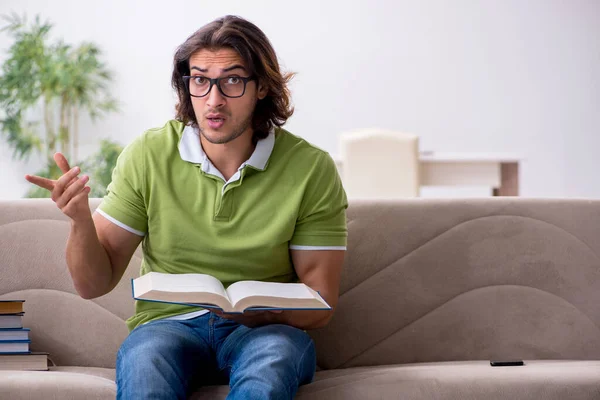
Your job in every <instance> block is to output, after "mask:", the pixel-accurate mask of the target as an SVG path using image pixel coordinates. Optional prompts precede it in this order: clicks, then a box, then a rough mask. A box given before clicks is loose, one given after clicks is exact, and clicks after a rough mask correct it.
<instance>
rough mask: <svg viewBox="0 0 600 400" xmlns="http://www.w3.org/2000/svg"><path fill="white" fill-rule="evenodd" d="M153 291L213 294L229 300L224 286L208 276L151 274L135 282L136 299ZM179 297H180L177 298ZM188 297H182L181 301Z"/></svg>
mask: <svg viewBox="0 0 600 400" xmlns="http://www.w3.org/2000/svg"><path fill="white" fill-rule="evenodd" d="M151 291H155V292H166V293H181V294H183V293H213V294H216V295H219V296H222V297H225V298H227V297H228V296H227V292H226V291H225V288H224V287H223V284H222V283H221V282H220V281H219V280H218V279H217V278H215V277H213V276H210V275H206V274H164V273H161V272H149V273H147V274H145V275H143V276H140V277H139V278H136V279H135V280H134V292H133V294H134V297H139V298H142V297H144V294H146V293H149V292H151ZM175 297H178V296H175ZM187 297H188V296H181V299H182V300H183V299H184V298H187Z"/></svg>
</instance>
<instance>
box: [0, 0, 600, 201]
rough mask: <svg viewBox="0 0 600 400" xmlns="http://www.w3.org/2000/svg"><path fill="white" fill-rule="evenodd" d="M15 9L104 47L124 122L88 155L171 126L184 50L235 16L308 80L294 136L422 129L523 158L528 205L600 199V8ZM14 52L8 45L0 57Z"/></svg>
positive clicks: (116, 122)
mask: <svg viewBox="0 0 600 400" xmlns="http://www.w3.org/2000/svg"><path fill="white" fill-rule="evenodd" d="M292 4H293V5H292ZM9 11H16V12H18V13H23V12H27V14H28V15H29V16H31V17H32V16H33V15H34V14H36V13H39V14H41V15H42V17H44V18H48V19H50V20H51V21H52V22H54V24H55V29H54V33H55V35H57V36H62V37H64V38H65V40H67V41H68V42H71V43H78V42H80V41H84V40H88V41H89V40H91V41H94V42H96V43H97V44H99V45H100V46H101V48H102V49H103V50H104V52H105V60H106V61H107V63H108V65H109V66H110V67H111V68H112V69H113V70H114V71H115V73H116V83H115V85H114V95H115V96H116V97H117V98H118V99H119V100H120V101H121V103H122V112H121V113H120V114H114V115H112V116H110V117H109V118H107V119H104V120H101V121H99V122H97V123H96V124H92V123H91V122H90V121H89V120H87V119H83V120H82V122H81V131H82V132H83V133H84V134H85V135H87V136H86V138H85V139H84V145H86V147H84V148H83V151H82V152H83V153H84V154H85V153H88V152H91V151H92V150H93V144H94V143H95V142H96V140H97V138H99V137H111V138H114V139H117V140H119V141H121V142H122V143H127V142H129V141H130V140H131V139H132V138H133V137H135V136H136V135H139V134H140V133H141V132H143V131H144V130H145V129H147V128H150V127H155V126H159V125H162V124H163V123H164V122H165V121H166V120H167V119H169V118H171V117H172V115H173V106H174V103H175V98H174V96H173V93H172V91H171V88H170V73H171V65H172V64H171V63H172V56H173V52H174V50H175V48H176V46H177V45H178V44H180V43H181V42H183V41H184V40H185V38H187V36H188V35H189V34H191V33H192V32H193V31H194V30H196V29H197V28H199V27H200V26H201V25H203V24H205V23H207V22H209V21H211V20H213V19H214V18H217V17H219V16H221V15H224V14H229V13H231V14H237V15H241V16H243V17H245V18H248V19H250V20H251V21H253V22H255V23H256V24H257V25H258V26H259V27H261V29H263V30H264V31H265V33H266V34H267V36H269V38H270V39H271V41H272V43H273V45H274V47H275V49H276V51H277V52H278V55H279V57H280V59H281V62H282V64H283V66H284V67H285V68H286V69H289V70H293V71H296V72H298V73H299V74H298V76H297V77H296V79H295V81H294V83H293V85H292V93H293V96H294V97H293V100H294V103H295V105H296V113H295V115H294V116H293V117H292V118H291V119H290V121H289V122H288V125H287V127H288V129H290V130H291V131H292V132H294V133H296V134H298V135H300V136H303V137H305V138H306V139H308V140H309V141H312V142H313V143H315V144H317V145H319V146H321V147H323V148H325V149H326V150H328V151H330V152H331V153H337V152H338V148H337V134H338V133H340V132H342V131H344V130H347V129H354V128H362V127H370V126H380V127H385V128H392V129H398V130H404V131H410V132H414V133H417V134H418V135H420V137H421V148H422V149H426V150H436V151H457V152H464V151H469V152H470V151H472V152H504V153H506V152H508V153H518V154H521V155H522V156H524V157H525V158H526V160H525V161H524V163H523V165H522V173H521V179H522V195H524V196H529V197H596V198H598V197H600V184H599V183H600V179H599V178H598V173H599V172H600V157H598V156H597V153H598V151H599V149H600V1H597V0H571V1H563V0H528V1H522V0H504V1H487V0H480V1H475V0H472V1H468V0H455V1H445V0H444V1H442V0H440V1H433V0H430V1H418V2H417V1H410V0H404V1H372V0H371V1H367V0H362V1H360V2H357V3H356V4H354V5H352V4H350V3H349V2H348V1H347V0H346V1H344V0H335V1H327V2H325V1H306V0H305V1H302V2H286V1H281V0H272V1H267V0H264V1H244V0H240V1H221V2H207V1H171V2H164V1H156V2H149V1H123V0H105V1H101V2H100V1H98V2H81V1H66V0H52V1H47V0H43V1H42V0H2V2H1V3H0V13H7V12H9ZM8 45H9V42H8V38H7V37H6V36H5V35H1V36H0V50H1V51H2V53H1V54H0V61H2V60H3V59H4V58H5V55H4V50H5V49H6V48H8ZM1 146H2V148H1V149H0V177H1V178H2V182H3V185H1V186H0V198H11V197H13V198H14V197H20V196H21V195H22V194H23V193H24V192H25V190H26V188H27V183H26V182H24V180H23V178H22V176H23V175H24V174H25V173H30V172H33V171H34V170H35V168H36V164H35V162H31V163H29V164H25V163H17V162H15V161H12V160H11V159H10V152H9V151H8V150H7V149H6V146H7V145H6V144H5V143H2V144H1Z"/></svg>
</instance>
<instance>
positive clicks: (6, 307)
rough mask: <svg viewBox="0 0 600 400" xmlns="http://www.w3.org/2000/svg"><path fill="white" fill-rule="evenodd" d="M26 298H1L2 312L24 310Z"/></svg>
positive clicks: (14, 312) (0, 306)
mask: <svg viewBox="0 0 600 400" xmlns="http://www.w3.org/2000/svg"><path fill="white" fill-rule="evenodd" d="M24 302H25V300H0V314H18V313H22V312H23V303H24Z"/></svg>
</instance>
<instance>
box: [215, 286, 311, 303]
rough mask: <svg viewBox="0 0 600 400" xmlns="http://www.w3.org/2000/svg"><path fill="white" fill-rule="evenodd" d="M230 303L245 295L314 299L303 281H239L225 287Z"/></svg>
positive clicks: (236, 301)
mask: <svg viewBox="0 0 600 400" xmlns="http://www.w3.org/2000/svg"><path fill="white" fill-rule="evenodd" d="M227 293H228V294H229V299H230V301H231V304H232V305H233V306H234V307H235V304H236V303H238V302H239V301H240V300H243V299H244V298H246V297H251V296H252V297H256V296H260V297H276V298H282V299H314V298H315V296H313V294H312V293H311V291H310V290H309V289H308V287H307V286H306V285H305V284H303V283H276V282H259V281H240V282H236V283H234V284H232V285H231V286H229V287H228V288H227Z"/></svg>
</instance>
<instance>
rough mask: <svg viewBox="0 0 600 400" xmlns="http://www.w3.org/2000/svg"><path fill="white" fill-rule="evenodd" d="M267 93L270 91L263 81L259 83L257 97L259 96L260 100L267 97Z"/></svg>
mask: <svg viewBox="0 0 600 400" xmlns="http://www.w3.org/2000/svg"><path fill="white" fill-rule="evenodd" d="M267 93H269V89H268V88H267V87H266V86H265V85H263V84H262V83H261V82H259V83H258V92H257V93H256V97H258V99H259V100H262V99H264V98H265V97H267Z"/></svg>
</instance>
